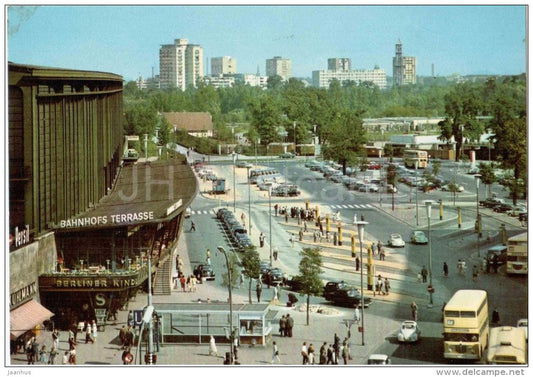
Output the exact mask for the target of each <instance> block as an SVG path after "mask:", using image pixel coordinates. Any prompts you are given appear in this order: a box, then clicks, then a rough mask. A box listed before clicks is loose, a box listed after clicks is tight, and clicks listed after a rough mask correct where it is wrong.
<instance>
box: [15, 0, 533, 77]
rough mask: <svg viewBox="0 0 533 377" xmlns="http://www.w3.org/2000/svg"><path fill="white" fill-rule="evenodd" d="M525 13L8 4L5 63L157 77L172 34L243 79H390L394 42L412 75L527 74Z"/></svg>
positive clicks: (514, 9) (519, 9)
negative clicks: (269, 74) (280, 73)
mask: <svg viewBox="0 0 533 377" xmlns="http://www.w3.org/2000/svg"><path fill="white" fill-rule="evenodd" d="M526 12H527V10H526V7H525V6H524V5H515V6H487V5H472V6H452V5H441V6H429V5H415V6H397V5H388V6H386V5H382V6H370V5H367V6H326V5H308V6H304V5H291V6H273V5H267V6H254V5H245V6H237V5H233V6H231V5H230V6H215V5H203V6H195V5H190V6H163V5H160V6H135V5H124V6H122V5H117V6H96V5H92V6H51V5H48V6H46V5H45V6H40V7H37V8H33V7H9V8H8V38H7V58H8V60H10V61H13V62H16V63H21V64H35V65H44V66H51V67H61V68H72V69H87V70H95V71H105V72H112V73H116V74H119V75H122V76H123V77H124V79H125V80H133V79H136V78H137V77H138V76H139V75H142V76H143V77H148V76H150V75H151V73H152V67H153V69H154V73H155V74H158V73H159V47H160V45H162V44H171V43H173V41H174V39H176V38H186V39H188V40H189V42H190V43H193V44H198V45H201V46H202V47H203V48H204V61H205V59H206V58H212V57H218V56H226V55H229V56H231V57H233V58H235V59H237V70H238V72H240V73H256V72H257V68H258V67H259V70H260V72H261V74H265V61H266V59H268V58H272V57H273V56H282V57H284V58H289V59H291V60H292V71H293V76H296V77H311V75H312V71H314V70H321V69H327V59H328V58H332V57H346V58H351V59H352V68H353V69H373V68H374V66H375V65H378V66H379V67H380V68H383V69H385V70H386V72H387V75H392V58H393V56H394V54H395V44H396V43H397V41H398V39H400V40H401V41H402V44H403V52H404V55H405V56H415V57H416V58H417V74H418V75H430V74H431V65H432V64H434V65H435V74H436V75H438V76H446V75H450V74H454V73H459V74H462V75H467V74H519V73H523V72H525V71H526V43H527V42H526V40H525V39H526V30H527V29H526Z"/></svg>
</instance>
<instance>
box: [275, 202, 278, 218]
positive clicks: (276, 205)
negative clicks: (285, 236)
mask: <svg viewBox="0 0 533 377" xmlns="http://www.w3.org/2000/svg"><path fill="white" fill-rule="evenodd" d="M274 214H275V216H276V217H277V216H278V204H277V203H276V204H274Z"/></svg>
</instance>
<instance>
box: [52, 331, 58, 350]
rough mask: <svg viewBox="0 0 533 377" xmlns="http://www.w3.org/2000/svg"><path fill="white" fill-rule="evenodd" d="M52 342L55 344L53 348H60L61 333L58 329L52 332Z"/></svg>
mask: <svg viewBox="0 0 533 377" xmlns="http://www.w3.org/2000/svg"><path fill="white" fill-rule="evenodd" d="M52 342H53V347H55V349H58V348H59V332H58V331H57V329H54V331H53V332H52Z"/></svg>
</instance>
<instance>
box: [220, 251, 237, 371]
mask: <svg viewBox="0 0 533 377" xmlns="http://www.w3.org/2000/svg"><path fill="white" fill-rule="evenodd" d="M217 249H218V251H220V252H221V253H222V254H224V258H225V259H226V267H227V268H228V290H229V326H230V335H229V337H230V339H229V340H230V346H229V352H230V360H231V363H232V364H233V341H234V339H233V337H234V333H233V300H232V297H231V268H230V265H229V260H228V255H227V254H226V249H224V248H223V247H222V246H218V247H217Z"/></svg>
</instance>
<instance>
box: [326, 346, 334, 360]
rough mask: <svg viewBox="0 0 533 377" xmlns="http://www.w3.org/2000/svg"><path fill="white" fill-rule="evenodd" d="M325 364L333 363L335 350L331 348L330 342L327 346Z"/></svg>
mask: <svg viewBox="0 0 533 377" xmlns="http://www.w3.org/2000/svg"><path fill="white" fill-rule="evenodd" d="M326 364H335V351H334V350H333V344H330V345H329V347H328V350H327V361H326Z"/></svg>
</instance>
